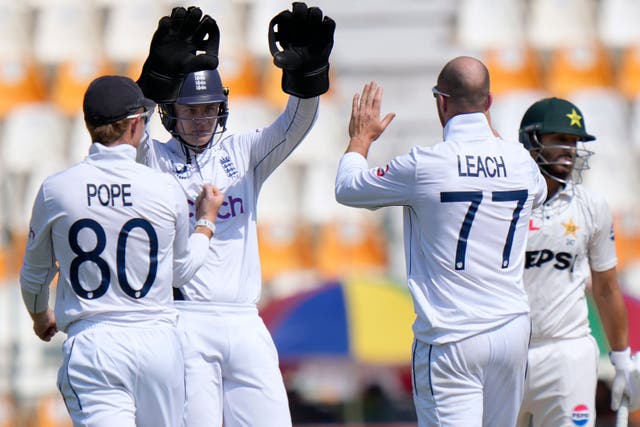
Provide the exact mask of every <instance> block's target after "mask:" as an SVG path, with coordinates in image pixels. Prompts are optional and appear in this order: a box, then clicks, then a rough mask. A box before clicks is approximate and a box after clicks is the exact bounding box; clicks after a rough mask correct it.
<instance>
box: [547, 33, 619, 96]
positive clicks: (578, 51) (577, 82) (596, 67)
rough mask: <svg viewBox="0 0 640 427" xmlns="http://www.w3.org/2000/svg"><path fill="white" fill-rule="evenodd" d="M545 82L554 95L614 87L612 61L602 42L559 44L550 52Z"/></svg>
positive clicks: (568, 94)
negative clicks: (572, 44)
mask: <svg viewBox="0 0 640 427" xmlns="http://www.w3.org/2000/svg"><path fill="white" fill-rule="evenodd" d="M545 80H546V81H545V85H546V88H547V90H548V91H549V93H551V94H553V96H559V97H564V98H566V97H568V96H570V95H571V94H573V93H575V92H577V91H579V90H584V89H600V88H613V84H614V80H613V63H612V59H611V55H610V53H609V51H607V50H606V49H605V48H604V47H603V46H602V45H601V44H598V43H586V44H582V45H580V46H565V47H560V48H557V49H555V50H553V52H552V53H551V57H550V59H549V65H548V68H547V70H546V76H545Z"/></svg>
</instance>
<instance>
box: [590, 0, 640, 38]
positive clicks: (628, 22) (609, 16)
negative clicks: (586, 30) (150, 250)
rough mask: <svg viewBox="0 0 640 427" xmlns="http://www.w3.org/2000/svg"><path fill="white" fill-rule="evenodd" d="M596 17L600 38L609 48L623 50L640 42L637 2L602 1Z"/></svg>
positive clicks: (638, 4) (639, 7) (639, 9)
mask: <svg viewBox="0 0 640 427" xmlns="http://www.w3.org/2000/svg"><path fill="white" fill-rule="evenodd" d="M596 17H597V25H598V27H597V28H598V36H599V38H600V40H601V41H602V42H603V43H604V44H605V45H606V46H607V47H609V48H614V49H623V48H626V47H627V46H629V45H631V44H633V43H637V42H638V40H640V26H639V25H638V17H640V2H638V1H637V0H600V1H599V2H598V13H597V14H596Z"/></svg>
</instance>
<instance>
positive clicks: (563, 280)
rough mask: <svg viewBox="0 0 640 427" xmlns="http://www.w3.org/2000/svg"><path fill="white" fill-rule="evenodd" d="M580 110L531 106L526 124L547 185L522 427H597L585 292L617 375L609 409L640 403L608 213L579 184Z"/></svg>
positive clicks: (532, 281) (533, 261)
mask: <svg viewBox="0 0 640 427" xmlns="http://www.w3.org/2000/svg"><path fill="white" fill-rule="evenodd" d="M594 139H595V137H594V136H592V135H590V134H588V133H587V129H586V125H585V121H584V117H583V116H582V112H581V111H580V109H579V108H578V107H576V106H575V105H574V104H572V103H571V102H569V101H566V100H564V99H559V98H547V99H543V100H541V101H538V102H536V103H534V104H533V105H532V106H531V107H529V109H528V110H527V111H526V113H525V114H524V117H523V118H522V122H521V124H520V142H522V144H523V145H524V146H525V147H526V148H527V149H528V150H530V152H531V155H532V157H533V158H534V159H535V161H536V162H537V163H538V165H539V167H540V170H541V171H542V173H543V175H544V177H545V180H546V182H547V186H548V197H547V200H546V201H545V203H544V204H543V205H542V206H540V207H539V208H537V209H535V210H534V211H533V215H532V217H531V219H530V221H529V241H528V243H527V252H526V260H525V271H524V284H525V289H526V291H527V294H528V295H529V303H530V305H531V324H532V331H531V332H532V333H531V344H530V348H529V369H528V375H527V381H526V386H525V396H524V400H523V403H522V408H521V410H520V416H519V419H518V426H522V427H528V426H534V427H543V426H544V427H558V426H593V425H595V419H596V414H595V393H596V383H597V380H598V372H597V361H598V356H599V354H598V353H599V352H598V345H597V344H596V342H595V340H594V338H593V337H592V336H591V335H590V332H591V331H590V329H589V320H588V310H587V301H586V297H585V291H586V290H587V289H586V288H587V283H588V281H589V278H590V277H591V291H592V295H593V299H594V301H595V303H596V305H597V307H598V311H599V313H600V317H601V319H602V324H603V326H604V330H605V332H606V335H607V338H608V340H609V344H610V345H611V348H612V350H613V351H611V353H610V358H611V362H612V363H613V365H614V366H615V369H616V374H615V379H614V381H613V386H612V401H611V406H612V408H613V409H614V410H616V409H618V407H619V406H620V402H621V399H622V396H623V395H626V396H627V397H628V398H629V402H630V404H631V408H634V407H637V406H638V404H639V403H640V402H638V400H639V399H640V394H639V392H640V389H639V388H638V385H639V384H638V383H637V380H636V381H634V380H632V377H634V376H637V375H634V371H635V364H633V363H632V360H631V358H630V350H629V346H628V324H627V312H626V308H625V305H624V300H623V298H622V293H621V291H620V286H619V283H618V278H617V274H616V263H617V258H616V249H615V244H614V234H613V223H612V218H611V212H610V210H609V207H608V206H607V203H606V201H605V200H604V198H603V197H601V196H599V195H597V194H595V193H593V192H591V191H590V190H588V189H586V188H585V187H584V186H582V185H580V184H579V183H580V181H581V179H580V178H581V172H582V170H583V169H584V168H586V166H587V164H588V163H587V160H588V157H589V156H590V155H591V152H590V151H588V150H586V149H585V148H584V146H583V141H592V140H594Z"/></svg>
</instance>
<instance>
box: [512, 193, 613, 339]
mask: <svg viewBox="0 0 640 427" xmlns="http://www.w3.org/2000/svg"><path fill="white" fill-rule="evenodd" d="M616 264H617V257H616V248H615V242H614V234H613V223H612V218H611V212H610V210H609V207H608V206H607V203H606V201H605V200H604V199H603V198H602V197H600V196H599V195H597V194H595V193H592V192H590V191H588V190H587V189H586V188H585V187H583V186H582V185H575V184H573V183H569V184H568V185H567V186H565V187H564V188H563V189H562V190H560V191H559V192H558V193H556V194H554V195H553V197H552V198H551V199H549V200H548V201H547V202H546V203H544V205H542V206H541V207H539V208H537V209H535V210H534V211H533V214H532V217H531V220H530V222H529V241H528V243H527V253H526V260H525V271H524V284H525V289H526V290H527V294H528V295H529V303H530V305H531V321H532V338H533V339H548V338H576V337H582V336H585V335H588V334H589V333H590V332H591V330H590V328H589V320H588V309H587V301H586V298H585V286H586V284H587V281H588V280H589V277H590V274H591V272H590V270H591V269H593V270H594V271H606V270H609V269H611V268H613V267H615V266H616Z"/></svg>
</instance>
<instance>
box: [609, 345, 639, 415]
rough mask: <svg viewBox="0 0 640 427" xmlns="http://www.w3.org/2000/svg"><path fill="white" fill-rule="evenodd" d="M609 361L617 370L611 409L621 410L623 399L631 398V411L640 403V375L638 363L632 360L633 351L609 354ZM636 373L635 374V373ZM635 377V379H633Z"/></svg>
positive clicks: (628, 349)
mask: <svg viewBox="0 0 640 427" xmlns="http://www.w3.org/2000/svg"><path fill="white" fill-rule="evenodd" d="M609 359H610V360H611V363H612V364H613V366H614V367H615V369H616V373H615V376H614V377H613V383H612V384H611V409H613V410H614V411H617V410H618V408H620V403H621V402H622V397H623V396H627V397H628V398H629V410H632V408H635V407H637V406H638V404H639V403H640V402H638V400H639V399H640V393H639V392H640V388H639V387H638V386H640V374H639V373H638V367H637V362H636V361H634V360H633V359H632V358H631V349H630V348H628V347H627V348H626V349H625V350H622V351H611V352H609ZM634 371H635V372H634ZM632 377H633V378H632Z"/></svg>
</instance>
